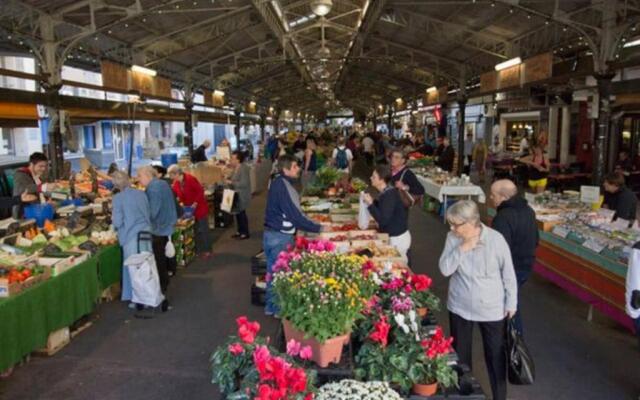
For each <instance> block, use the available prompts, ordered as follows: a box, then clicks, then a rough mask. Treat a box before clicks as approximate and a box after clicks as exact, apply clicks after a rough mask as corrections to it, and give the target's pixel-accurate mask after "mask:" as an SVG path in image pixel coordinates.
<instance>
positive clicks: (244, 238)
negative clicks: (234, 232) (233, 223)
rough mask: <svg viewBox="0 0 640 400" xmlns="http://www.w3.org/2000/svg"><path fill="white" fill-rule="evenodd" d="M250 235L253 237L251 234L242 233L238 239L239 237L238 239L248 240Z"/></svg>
mask: <svg viewBox="0 0 640 400" xmlns="http://www.w3.org/2000/svg"><path fill="white" fill-rule="evenodd" d="M250 237H251V236H249V235H240V236H238V237H237V239H238V240H247V239H249V238H250Z"/></svg>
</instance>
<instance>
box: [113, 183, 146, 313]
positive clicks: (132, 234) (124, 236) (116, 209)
mask: <svg viewBox="0 0 640 400" xmlns="http://www.w3.org/2000/svg"><path fill="white" fill-rule="evenodd" d="M111 177H112V180H113V185H114V187H115V188H116V189H118V190H119V192H118V193H117V194H116V195H115V196H113V214H112V217H111V220H112V223H113V227H114V228H115V230H116V232H118V241H119V242H120V246H122V259H123V260H125V261H126V260H127V258H129V257H130V256H132V255H134V254H138V252H141V251H149V252H151V251H152V250H153V248H152V245H151V243H150V242H148V241H139V240H138V235H139V234H140V232H151V230H152V228H151V212H150V209H149V201H148V200H147V196H146V195H145V194H144V192H143V191H141V190H137V189H134V188H132V187H131V183H130V181H129V176H128V175H127V174H126V173H125V172H123V171H116V172H114V173H113V174H111ZM131 298H132V287H131V278H130V276H129V270H128V269H127V267H125V266H124V265H123V266H122V296H121V299H122V301H131ZM130 306H132V307H133V306H135V304H133V303H131V304H130Z"/></svg>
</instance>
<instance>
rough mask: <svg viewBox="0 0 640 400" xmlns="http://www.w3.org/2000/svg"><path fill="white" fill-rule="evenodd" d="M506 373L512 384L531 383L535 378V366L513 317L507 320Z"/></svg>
mask: <svg viewBox="0 0 640 400" xmlns="http://www.w3.org/2000/svg"><path fill="white" fill-rule="evenodd" d="M507 357H508V359H507V361H508V366H507V374H508V376H509V383H511V384H513V385H531V384H533V382H534V381H535V380H536V367H535V364H534V363H533V358H532V357H531V353H529V349H528V348H527V345H526V344H525V343H524V339H523V338H522V336H521V335H520V333H518V330H517V329H516V327H515V323H514V320H513V318H512V319H510V320H508V321H507Z"/></svg>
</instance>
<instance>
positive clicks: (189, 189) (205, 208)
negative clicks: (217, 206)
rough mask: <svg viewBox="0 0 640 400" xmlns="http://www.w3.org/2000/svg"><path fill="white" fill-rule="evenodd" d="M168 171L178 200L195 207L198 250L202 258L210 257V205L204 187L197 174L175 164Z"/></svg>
mask: <svg viewBox="0 0 640 400" xmlns="http://www.w3.org/2000/svg"><path fill="white" fill-rule="evenodd" d="M167 172H168V174H169V177H170V178H171V179H172V180H173V186H172V189H173V192H174V193H175V194H176V197H177V198H178V200H179V201H180V202H181V203H182V204H184V205H185V206H189V207H195V212H194V214H193V216H194V218H195V219H196V250H197V251H198V254H200V257H201V258H203V259H208V258H209V257H210V256H211V241H210V239H209V236H210V235H209V205H208V204H207V200H206V198H205V197H204V188H203V187H202V185H201V184H200V182H199V181H198V179H197V178H196V177H195V176H193V175H191V174H188V173H186V172H184V171H182V168H180V167H179V166H177V165H175V164H174V165H172V166H170V167H169V169H168V171H167Z"/></svg>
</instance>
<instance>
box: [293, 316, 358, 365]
mask: <svg viewBox="0 0 640 400" xmlns="http://www.w3.org/2000/svg"><path fill="white" fill-rule="evenodd" d="M282 325H283V327H284V338H285V340H286V341H287V342H288V341H289V340H291V339H293V340H295V341H296V342H300V344H302V346H311V351H312V352H313V356H312V357H311V360H312V361H313V362H315V363H316V364H318V366H320V367H321V368H326V367H328V366H329V364H331V363H339V362H340V359H341V358H342V348H343V347H344V345H345V343H349V336H350V334H344V335H340V336H336V337H332V338H331V339H327V341H326V342H324V343H320V342H318V341H317V340H316V339H315V338H308V339H305V337H304V332H302V331H300V330H298V329H296V328H295V327H294V326H293V324H291V323H290V322H289V321H287V320H286V319H284V320H282Z"/></svg>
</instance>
